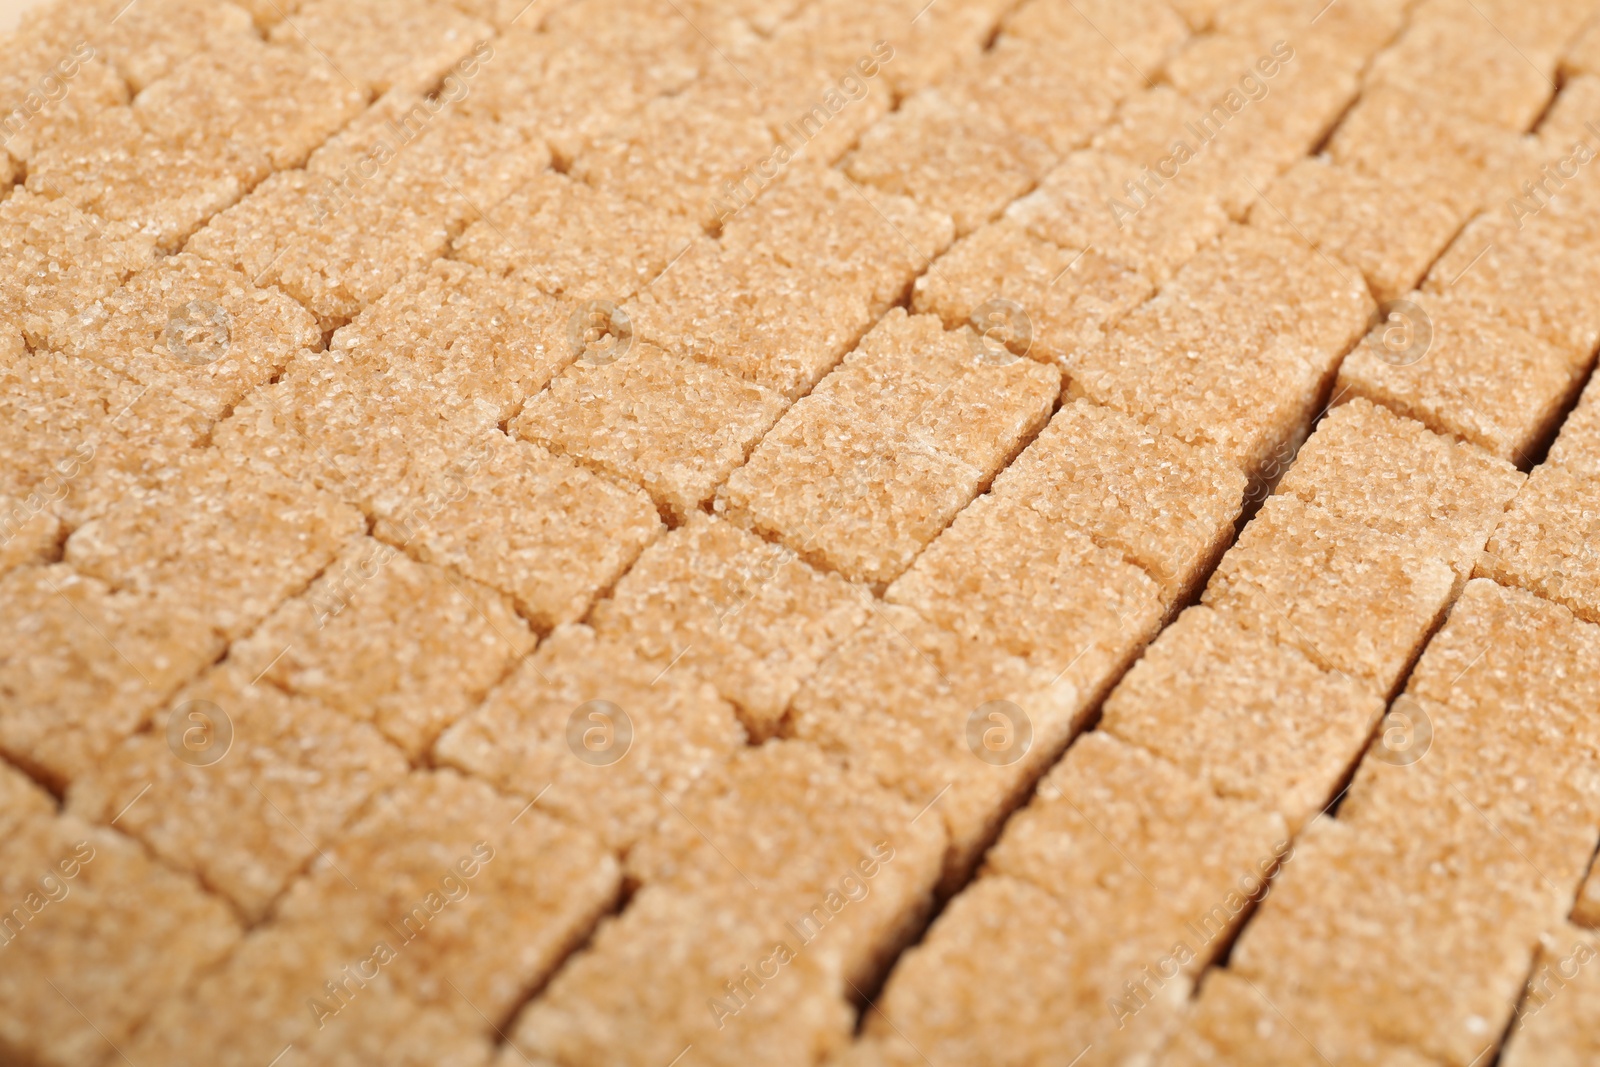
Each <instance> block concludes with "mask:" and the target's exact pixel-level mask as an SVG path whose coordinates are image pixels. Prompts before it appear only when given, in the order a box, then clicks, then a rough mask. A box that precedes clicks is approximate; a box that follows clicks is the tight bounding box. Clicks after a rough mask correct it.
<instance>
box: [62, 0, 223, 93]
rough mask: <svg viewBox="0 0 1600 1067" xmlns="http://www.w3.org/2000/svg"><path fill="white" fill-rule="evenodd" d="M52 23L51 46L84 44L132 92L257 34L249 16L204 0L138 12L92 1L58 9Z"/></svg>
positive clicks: (178, 0) (165, 0)
mask: <svg viewBox="0 0 1600 1067" xmlns="http://www.w3.org/2000/svg"><path fill="white" fill-rule="evenodd" d="M50 24H51V25H50V33H49V36H50V37H51V38H53V42H52V43H55V44H57V45H58V47H60V48H61V50H62V51H63V52H64V53H65V52H66V51H67V50H68V49H70V48H71V47H72V46H73V45H74V44H76V43H77V42H78V41H83V42H85V43H86V44H87V45H89V46H90V47H92V48H93V49H94V51H95V54H96V55H97V56H100V57H103V58H104V59H105V60H106V61H107V62H108V63H109V64H110V65H111V66H113V67H115V68H116V70H117V71H118V72H119V73H120V74H121V75H122V77H123V78H124V79H126V81H127V83H128V89H129V90H130V91H132V92H134V93H138V92H141V91H142V90H144V89H145V88H147V87H149V85H150V84H151V83H152V82H155V81H156V80H157V79H159V78H161V77H163V76H164V75H166V74H168V73H169V72H170V71H172V70H173V69H174V68H175V67H178V66H181V65H182V64H183V63H184V61H185V60H187V59H189V58H190V57H192V56H194V55H196V54H201V53H204V52H206V51H208V50H211V49H225V48H228V47H229V46H234V45H238V44H239V43H241V42H245V41H247V40H249V39H250V38H252V37H254V34H255V27H254V25H253V24H252V21H251V18H250V14H249V12H247V11H245V10H244V9H243V8H241V7H238V6H236V5H234V4H231V3H211V2H207V0H155V2H154V3H150V4H142V3H141V4H140V5H139V7H138V8H137V9H132V8H124V7H123V6H121V5H119V4H118V3H116V0H90V2H86V3H81V4H74V5H72V6H71V7H70V8H63V9H61V10H60V11H59V12H57V13H55V14H54V15H53V16H52V17H51V18H50ZM74 91H76V86H74Z"/></svg>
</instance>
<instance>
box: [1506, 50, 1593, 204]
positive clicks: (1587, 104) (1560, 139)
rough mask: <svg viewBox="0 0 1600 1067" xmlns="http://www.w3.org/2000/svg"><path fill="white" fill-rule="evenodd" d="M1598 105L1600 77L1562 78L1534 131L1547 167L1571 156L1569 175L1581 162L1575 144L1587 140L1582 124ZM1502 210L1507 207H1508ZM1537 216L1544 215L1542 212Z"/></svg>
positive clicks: (1589, 74) (1543, 176) (1575, 76)
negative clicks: (1573, 166) (1574, 165)
mask: <svg viewBox="0 0 1600 1067" xmlns="http://www.w3.org/2000/svg"><path fill="white" fill-rule="evenodd" d="M1589 36H1591V37H1592V36H1593V35H1592V34H1591V35H1589ZM1597 104H1600V77H1596V76H1595V75H1594V74H1591V73H1581V74H1579V73H1572V72H1569V73H1567V74H1566V75H1565V76H1564V80H1563V82H1562V85H1561V91H1560V92H1559V93H1557V94H1556V97H1555V99H1554V100H1553V101H1551V103H1550V109H1549V110H1548V111H1546V112H1545V113H1544V115H1543V116H1542V117H1540V119H1539V125H1538V126H1537V127H1536V128H1535V129H1534V131H1533V132H1534V136H1536V137H1537V138H1538V139H1539V143H1540V147H1541V148H1542V149H1543V151H1542V152H1541V153H1540V154H1541V155H1543V156H1544V157H1545V161H1547V162H1549V163H1550V165H1551V168H1552V169H1554V166H1555V164H1556V163H1559V162H1562V161H1563V160H1566V159H1567V158H1568V157H1569V156H1571V157H1573V158H1572V162H1571V163H1566V164H1565V165H1564V166H1563V167H1562V169H1563V170H1566V171H1568V172H1569V173H1570V171H1571V168H1572V163H1576V162H1577V161H1578V159H1580V158H1582V155H1583V153H1581V152H1579V151H1578V147H1577V146H1578V142H1580V141H1582V140H1583V139H1584V138H1585V137H1586V136H1588V131H1587V130H1586V129H1585V127H1584V124H1585V123H1586V122H1590V121H1592V116H1593V115H1594V113H1595V107H1596V105H1597ZM1540 177H1541V178H1548V172H1545V173H1541V175H1540ZM1558 177H1559V174H1558ZM1550 188H1551V189H1556V188H1559V186H1557V185H1556V184H1555V183H1554V182H1552V183H1551V184H1550ZM1512 203H1515V201H1512ZM1505 206H1507V207H1509V204H1508V205H1505ZM1526 206H1527V208H1529V209H1531V208H1535V207H1539V201H1538V200H1535V201H1534V202H1533V203H1531V204H1527V205H1526ZM1549 206H1550V205H1549V204H1548V203H1546V204H1545V205H1544V207H1546V208H1548V207H1549ZM1540 214H1543V211H1542V210H1541V211H1540Z"/></svg>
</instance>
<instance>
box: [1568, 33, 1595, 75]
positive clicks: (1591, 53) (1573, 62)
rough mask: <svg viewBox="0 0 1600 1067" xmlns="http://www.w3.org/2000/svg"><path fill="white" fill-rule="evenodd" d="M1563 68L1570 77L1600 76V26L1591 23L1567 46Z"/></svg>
mask: <svg viewBox="0 0 1600 1067" xmlns="http://www.w3.org/2000/svg"><path fill="white" fill-rule="evenodd" d="M1561 68H1562V71H1563V73H1565V74H1568V75H1572V74H1578V75H1585V74H1600V26H1596V24H1595V23H1593V22H1590V23H1589V25H1587V26H1586V27H1584V28H1583V29H1582V30H1581V31H1580V32H1579V33H1578V34H1577V35H1576V36H1575V37H1574V38H1573V39H1572V40H1571V41H1570V42H1569V43H1568V44H1567V48H1566V51H1565V52H1564V53H1563V55H1562V57H1561Z"/></svg>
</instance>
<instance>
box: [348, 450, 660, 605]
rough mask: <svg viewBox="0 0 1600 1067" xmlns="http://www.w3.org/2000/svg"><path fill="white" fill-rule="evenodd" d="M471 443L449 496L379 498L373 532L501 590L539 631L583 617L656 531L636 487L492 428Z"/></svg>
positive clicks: (422, 492)
mask: <svg viewBox="0 0 1600 1067" xmlns="http://www.w3.org/2000/svg"><path fill="white" fill-rule="evenodd" d="M463 443H464V444H466V442H463ZM467 447H468V448H469V449H470V450H471V451H470V454H469V455H468V456H467V457H466V460H465V463H466V466H465V467H464V468H463V469H462V472H461V474H460V477H459V479H458V480H454V489H453V491H451V492H450V495H449V496H448V497H447V498H445V499H443V500H440V499H438V498H437V496H436V495H435V493H431V492H429V491H427V490H426V489H423V488H422V487H417V489H416V490H411V491H407V492H405V493H403V494H401V495H399V497H398V498H397V499H396V500H395V501H394V502H393V503H389V502H385V504H384V506H383V508H382V512H381V514H380V515H379V518H378V522H377V525H376V529H375V531H374V536H376V537H378V538H379V539H381V540H384V541H388V542H389V543H391V544H398V545H404V546H405V548H406V551H407V552H408V553H409V554H410V555H412V556H413V557H415V558H416V559H418V560H420V561H421V562H424V563H436V564H438V565H440V566H443V567H449V568H452V569H454V570H455V571H456V572H457V573H459V574H461V575H463V576H465V577H468V578H472V579H474V580H476V581H478V582H481V583H483V584H484V585H487V586H489V587H490V588H493V589H497V590H499V591H500V592H502V593H505V594H506V595H507V596H510V597H511V598H512V599H513V600H514V601H515V602H516V605H517V611H518V612H519V613H520V614H521V615H523V616H524V617H525V618H527V619H528V620H529V621H530V622H532V623H533V625H534V626H535V627H537V628H539V629H548V628H552V627H555V626H557V625H559V624H561V623H563V622H572V621H574V620H576V619H578V618H581V617H582V616H583V614H584V613H585V612H586V611H587V610H588V608H589V605H590V604H591V603H592V602H593V600H594V598H595V596H596V594H598V593H599V592H600V591H601V590H602V589H608V588H610V587H611V585H612V584H613V583H614V582H615V581H616V580H617V578H618V577H619V576H620V575H621V574H622V572H623V571H625V570H627V568H628V567H629V566H630V565H632V563H633V561H634V560H635V559H637V558H638V555H639V553H640V551H642V550H643V549H644V547H645V546H646V545H647V544H649V543H650V542H651V541H653V540H654V539H655V537H656V535H657V533H658V532H659V531H660V529H661V517H660V516H659V515H658V514H657V512H656V509H655V505H653V504H652V503H651V502H650V498H649V497H647V496H646V495H645V494H644V493H643V492H642V491H641V490H638V489H634V488H632V487H624V486H620V485H617V484H615V483H613V482H610V481H607V480H606V479H604V478H601V477H599V476H598V475H594V474H590V473H589V472H588V471H586V470H584V469H582V468H581V467H578V466H577V465H576V464H574V463H573V462H572V461H571V460H569V459H566V458H564V457H561V456H552V455H551V454H550V453H548V452H546V451H545V450H544V449H542V448H540V447H539V446H537V445H533V444H529V443H527V442H526V441H513V440H512V439H511V438H509V437H506V436H505V435H504V434H502V433H500V432H499V431H488V432H486V433H484V434H482V435H481V436H478V437H475V438H473V439H472V440H471V442H470V444H467ZM447 484H448V483H447ZM408 488H409V487H408Z"/></svg>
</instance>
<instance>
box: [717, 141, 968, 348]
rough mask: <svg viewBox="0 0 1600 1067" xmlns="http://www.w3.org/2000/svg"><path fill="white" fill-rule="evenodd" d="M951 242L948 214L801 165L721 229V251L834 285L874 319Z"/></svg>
mask: <svg viewBox="0 0 1600 1067" xmlns="http://www.w3.org/2000/svg"><path fill="white" fill-rule="evenodd" d="M954 236H955V230H954V227H953V225H952V223H951V221H950V218H949V216H948V215H946V214H944V213H943V212H939V211H935V210H932V209H930V208H927V207H924V206H922V205H921V204H918V203H917V202H916V201H915V200H913V199H911V198H910V197H907V196H900V195H897V194H894V193H885V192H882V191H880V190H878V189H876V188H873V187H870V186H860V185H857V184H855V183H853V182H851V181H850V179H849V178H847V177H845V176H844V175H843V174H842V173H840V172H839V171H838V170H836V169H834V168H832V167H822V166H818V165H816V164H815V163H810V162H805V161H804V160H796V161H795V162H794V163H792V164H791V165H790V166H789V167H788V169H787V170H785V171H784V173H783V175H782V177H781V178H779V179H777V180H776V181H774V182H773V183H772V184H771V185H769V186H767V187H766V188H764V189H763V190H762V195H761V198H760V199H759V200H757V201H755V202H754V203H753V204H747V205H746V206H745V207H744V208H742V209H741V210H740V211H739V212H738V213H737V214H736V215H734V216H732V217H731V218H729V219H728V220H727V221H726V222H725V223H724V225H723V232H722V238H721V245H722V247H723V248H724V249H725V250H737V251H738V252H742V253H755V254H757V255H759V256H760V257H762V258H763V259H764V260H765V261H768V262H776V263H782V264H787V265H790V266H792V267H794V268H796V269H798V270H800V271H803V272H804V274H805V277H806V278H807V279H808V281H809V282H810V284H811V285H812V286H813V288H815V287H816V286H817V284H818V281H819V279H820V278H822V277H826V278H829V279H831V280H832V281H833V282H834V283H836V284H839V285H841V286H842V287H843V288H845V289H846V290H847V291H848V292H850V293H852V294H855V295H859V296H861V297H864V298H865V299H866V301H867V303H868V305H869V306H870V308H871V317H872V318H873V319H876V318H878V317H880V316H882V315H883V314H884V313H885V312H887V311H888V310H889V309H890V307H891V306H893V305H895V304H898V303H900V302H901V301H902V299H903V297H904V295H905V291H906V287H907V286H908V285H909V284H910V283H911V282H912V280H913V279H915V278H917V277H918V276H919V275H921V274H922V273H923V272H924V271H926V270H927V269H928V265H929V263H930V261H931V260H932V259H933V258H934V257H935V256H937V255H939V253H940V252H942V251H944V250H945V249H946V248H947V247H949V245H950V242H951V241H952V240H953V239H954ZM864 328H865V327H863V329H864Z"/></svg>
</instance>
